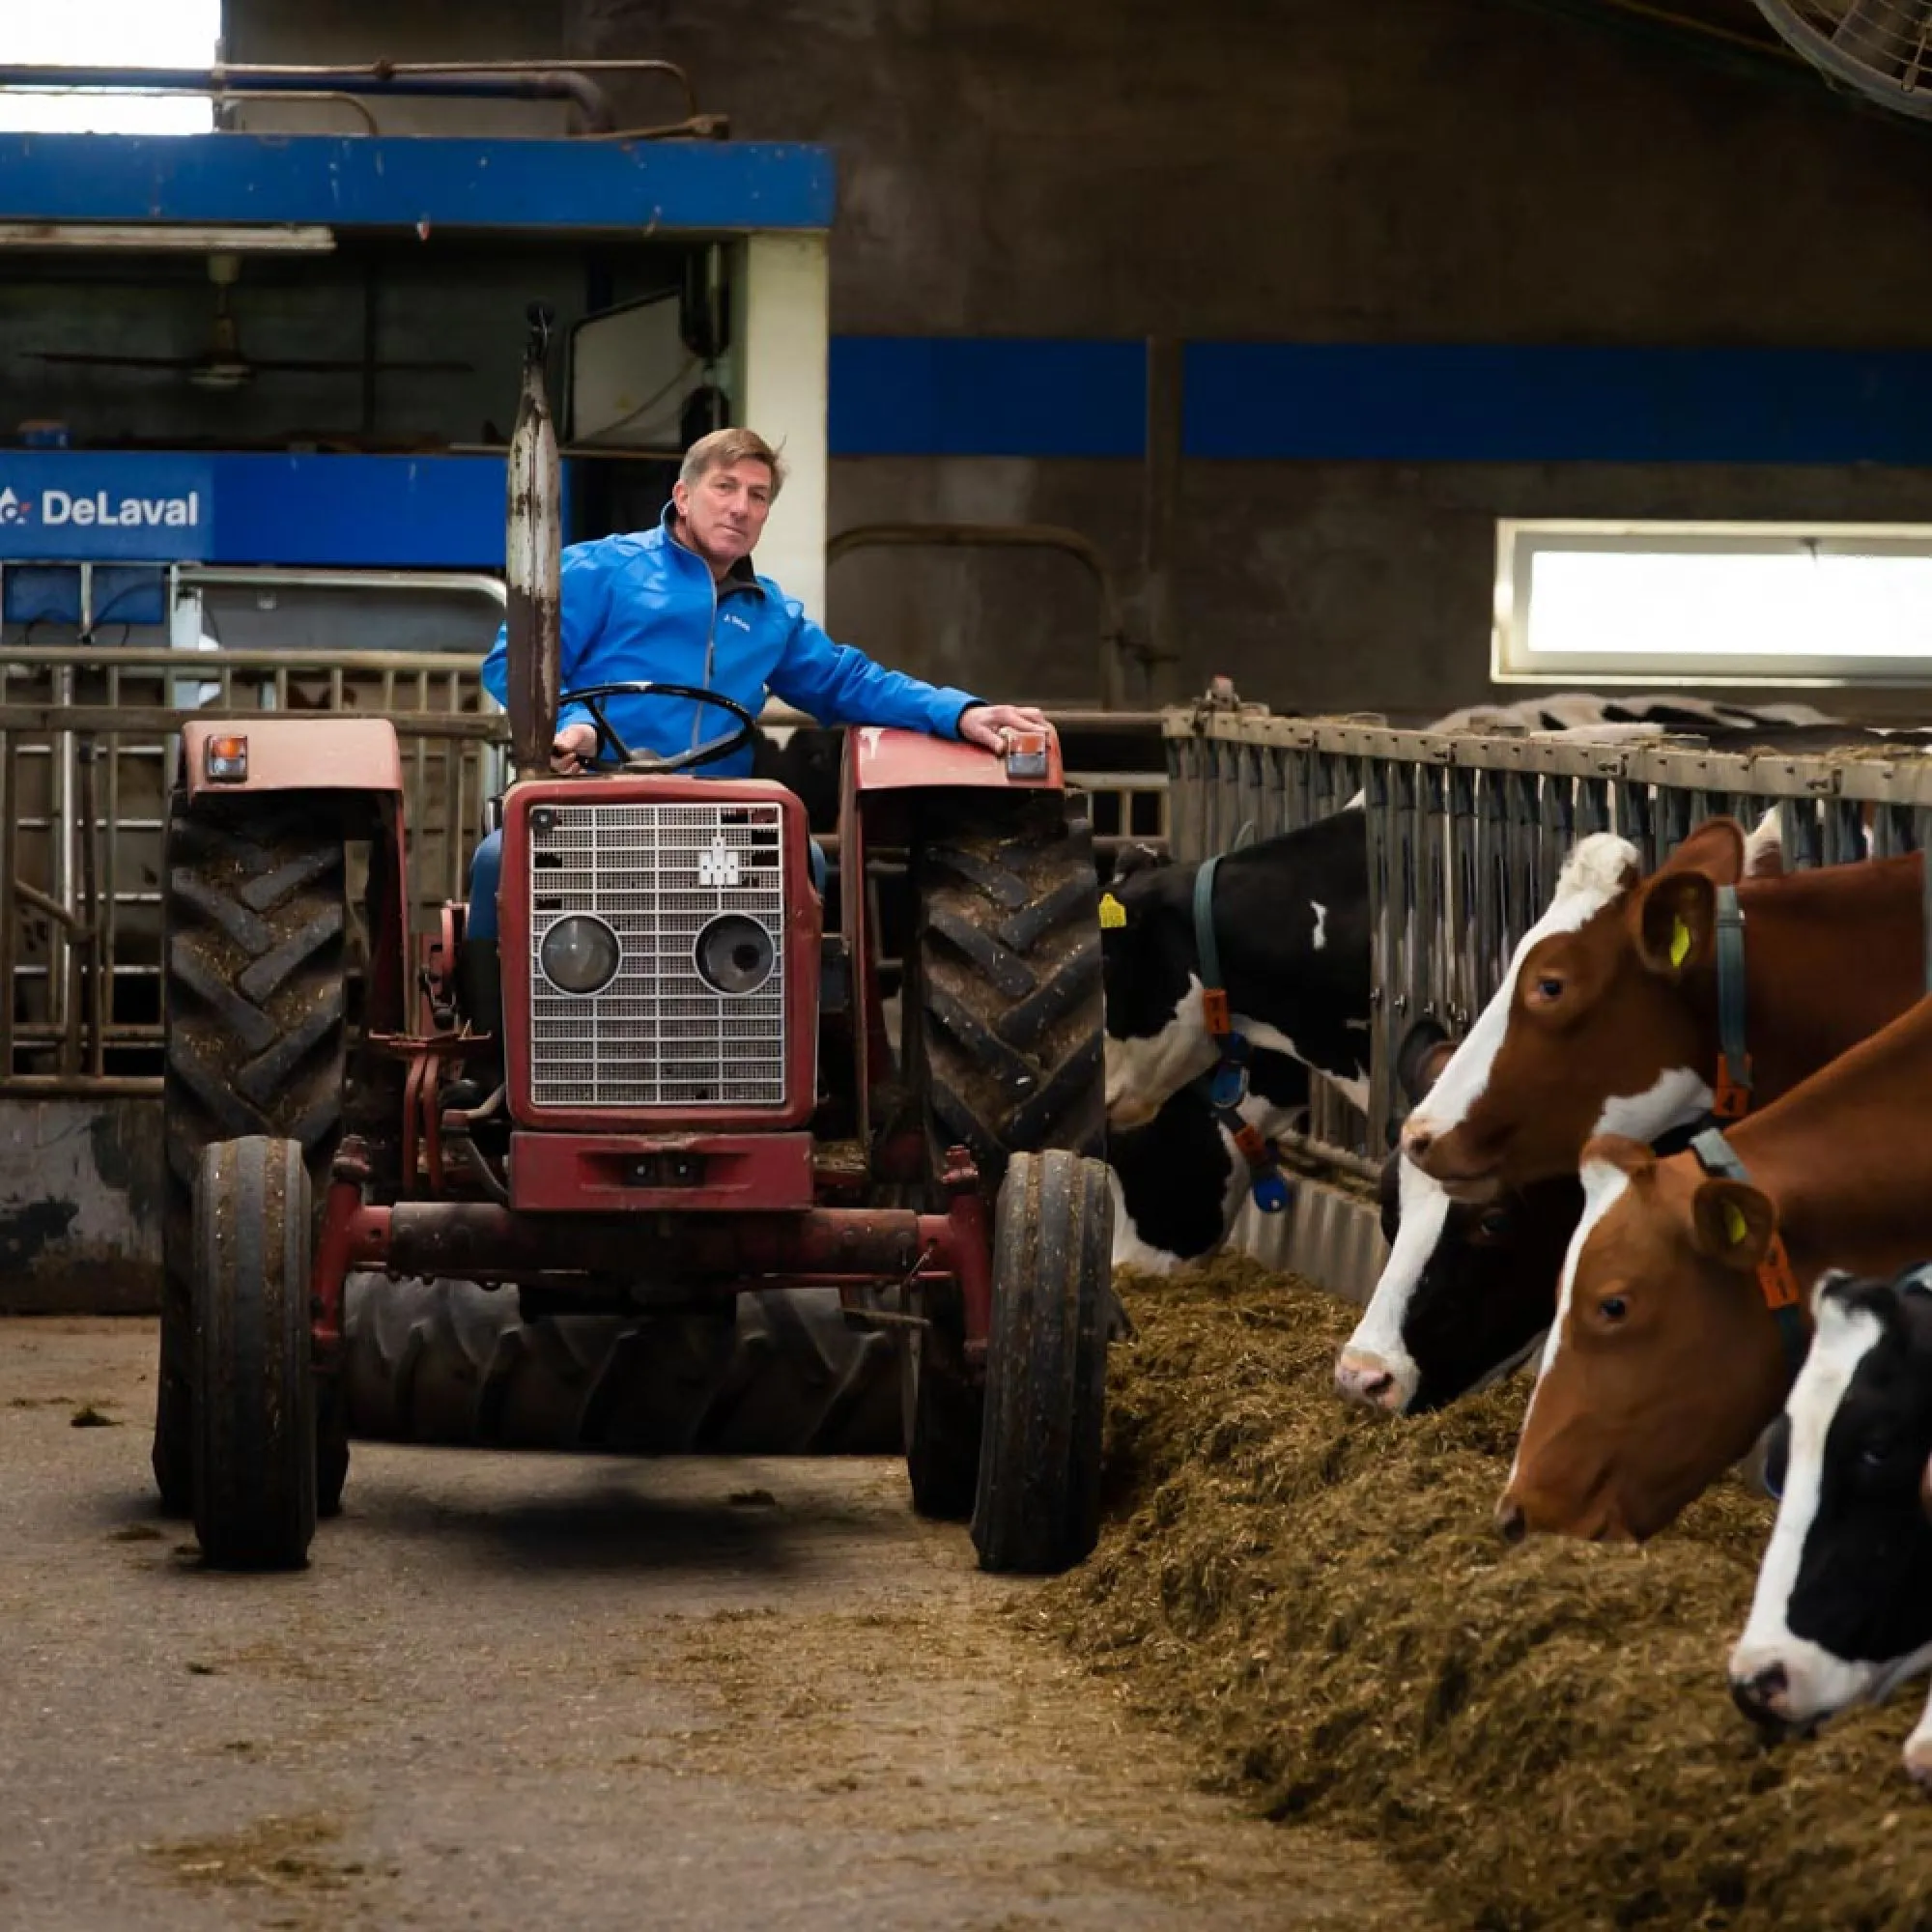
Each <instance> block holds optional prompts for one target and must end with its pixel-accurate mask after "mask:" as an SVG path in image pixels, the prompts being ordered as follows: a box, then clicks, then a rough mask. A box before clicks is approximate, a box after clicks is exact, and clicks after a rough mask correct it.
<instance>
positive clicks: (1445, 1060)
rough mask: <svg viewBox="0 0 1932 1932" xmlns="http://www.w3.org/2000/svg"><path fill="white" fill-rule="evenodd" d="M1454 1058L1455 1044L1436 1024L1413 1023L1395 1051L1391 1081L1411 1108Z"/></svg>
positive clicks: (1421, 1098) (1427, 1020)
mask: <svg viewBox="0 0 1932 1932" xmlns="http://www.w3.org/2000/svg"><path fill="white" fill-rule="evenodd" d="M1455 1056H1456V1042H1455V1041H1454V1040H1453V1039H1451V1038H1450V1037H1449V1036H1448V1034H1447V1032H1446V1031H1445V1030H1444V1029H1443V1027H1442V1026H1441V1024H1440V1023H1439V1022H1438V1021H1435V1020H1433V1019H1421V1020H1417V1021H1416V1023H1415V1024H1414V1025H1413V1026H1412V1027H1410V1028H1409V1030H1408V1031H1407V1033H1406V1034H1405V1035H1404V1036H1403V1039H1402V1044H1401V1046H1400V1047H1398V1048H1397V1049H1396V1056H1395V1078H1396V1085H1397V1086H1399V1087H1400V1088H1401V1089H1402V1092H1403V1097H1404V1098H1405V1099H1406V1101H1407V1102H1408V1104H1409V1105H1410V1106H1411V1107H1416V1106H1420V1105H1421V1103H1422V1101H1423V1100H1424V1098H1425V1097H1426V1096H1427V1095H1428V1093H1429V1090H1430V1089H1431V1088H1432V1087H1434V1086H1435V1083H1436V1082H1437V1081H1438V1080H1440V1079H1441V1078H1442V1069H1443V1068H1444V1067H1445V1066H1447V1065H1449V1063H1450V1061H1451V1060H1453V1059H1454V1058H1455Z"/></svg>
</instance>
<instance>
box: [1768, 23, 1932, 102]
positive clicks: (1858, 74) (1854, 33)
mask: <svg viewBox="0 0 1932 1932" xmlns="http://www.w3.org/2000/svg"><path fill="white" fill-rule="evenodd" d="M1757 10H1758V12H1759V13H1760V14H1763V15H1764V17H1765V18H1766V19H1767V20H1769V21H1770V22H1771V24H1772V26H1773V27H1775V28H1776V30H1777V32H1778V34H1779V35H1780V36H1781V37H1782V38H1783V39H1784V40H1785V41H1787V42H1788V43H1790V44H1791V45H1792V46H1793V47H1795V48H1796V49H1797V50H1798V52H1800V53H1801V54H1803V55H1804V58H1805V59H1806V60H1807V61H1809V62H1810V63H1811V65H1812V66H1813V67H1815V68H1817V69H1818V70H1819V71H1821V72H1822V73H1823V74H1824V75H1825V76H1826V77H1827V78H1828V79H1830V80H1834V81H1837V82H1839V83H1840V84H1841V85H1843V86H1845V87H1848V88H1851V89H1853V90H1854V91H1855V92H1857V93H1859V94H1861V95H1863V96H1864V97H1865V99H1867V100H1875V101H1877V102H1878V104H1879V105H1880V106H1881V107H1889V108H1890V109H1891V110H1892V111H1893V112H1894V113H1897V114H1912V115H1916V116H1917V117H1918V119H1920V120H1932V0H1757Z"/></svg>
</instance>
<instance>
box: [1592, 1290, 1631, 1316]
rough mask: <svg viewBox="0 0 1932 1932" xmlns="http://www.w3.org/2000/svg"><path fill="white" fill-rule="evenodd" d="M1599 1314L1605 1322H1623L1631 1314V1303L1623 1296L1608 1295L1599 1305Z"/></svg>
mask: <svg viewBox="0 0 1932 1932" xmlns="http://www.w3.org/2000/svg"><path fill="white" fill-rule="evenodd" d="M1597 1313H1598V1314H1599V1315H1601V1316H1602V1317H1603V1318H1604V1320H1605V1321H1622V1320H1623V1319H1624V1317H1625V1316H1626V1315H1628V1314H1629V1313H1630V1303H1629V1302H1627V1301H1626V1300H1625V1299H1624V1298H1623V1296H1622V1295H1621V1294H1606V1295H1605V1296H1604V1298H1603V1300H1601V1301H1600V1302H1598V1303H1597Z"/></svg>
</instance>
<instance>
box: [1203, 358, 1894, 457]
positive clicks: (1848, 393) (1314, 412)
mask: <svg viewBox="0 0 1932 1932" xmlns="http://www.w3.org/2000/svg"><path fill="white" fill-rule="evenodd" d="M1928 384H1932V354H1927V353H1925V352H1922V351H1889V352H1888V351H1879V352H1862V351H1851V350H1790V349H1569V348H1549V347H1530V348H1507V347H1492V346H1485V345H1468V346H1464V345H1458V344H1398V345H1389V346H1381V345H1368V344H1353V343H1281V342H1270V343H1261V342H1252V343H1249V342H1202V343H1192V344H1190V345H1189V346H1188V349H1187V352H1186V404H1185V446H1186V450H1187V453H1188V454H1189V455H1191V456H1201V457H1242V458H1253V459H1262V460H1276V461H1280V460H1288V461H1296V460H1305V461H1317V462H1321V461H1328V462H1334V461H1346V462H1384V463H1388V462H1393V463H1745V464H1755V463H1801V464H1802V463H1861V462H1863V463H1889V464H1923V463H1932V413H1928V412H1927V411H1926V409H1925V407H1924V399H1925V396H1926V394H1927V389H1928Z"/></svg>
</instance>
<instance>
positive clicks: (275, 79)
mask: <svg viewBox="0 0 1932 1932" xmlns="http://www.w3.org/2000/svg"><path fill="white" fill-rule="evenodd" d="M667 65H668V63H667ZM231 85H239V86H240V87H241V90H242V91H244V92H245V93H247V94H250V95H262V94H270V95H313V94H318V93H326V94H332V95H343V94H349V95H361V94H366V95H373V96H377V97H383V98H386V97H400V96H405V95H410V96H422V95H426V96H431V97H434V98H439V99H458V100H469V99H475V100H568V101H569V102H571V103H572V104H573V105H574V106H575V107H576V108H577V110H578V112H579V113H580V114H581V115H582V117H583V123H584V126H585V127H586V128H588V129H589V130H590V131H591V132H592V133H598V134H608V133H611V132H612V131H614V129H615V128H616V125H617V124H616V117H615V116H614V115H613V114H612V113H611V102H610V99H609V97H608V96H607V95H606V94H605V92H604V90H603V89H602V88H601V87H599V86H598V85H597V83H596V82H595V81H594V80H592V79H591V78H590V77H589V76H588V75H587V74H584V73H581V72H579V71H577V70H576V69H575V68H565V67H558V68H553V67H549V66H546V65H535V66H531V65H525V66H520V67H517V68H514V69H496V68H491V69H488V70H482V71H479V70H475V69H472V68H471V67H469V66H467V65H465V64H464V63H462V62H445V63H436V64H428V63H424V64H416V63H412V64H410V65H409V66H407V67H404V66H398V65H392V64H390V63H387V62H378V63H376V64H375V65H374V66H371V67H363V68H353V67H352V68H338V67H262V66H252V65H250V66H236V65H232V64H228V63H223V64H222V65H220V66H216V67H206V68H192V67H166V68H164V67H156V68H141V67H128V68H113V67H0V91H4V90H6V89H9V88H15V89H28V90H37V91H40V92H54V93H58V92H71V91H76V90H93V91H95V92H101V93H110V94H128V93H136V94H206V95H208V96H210V97H211V98H218V97H220V96H221V95H223V94H225V93H226V92H227V91H228V89H229V87H230V86H231ZM685 88H686V93H687V96H689V92H690V83H689V81H688V80H687V81H686V82H685Z"/></svg>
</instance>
